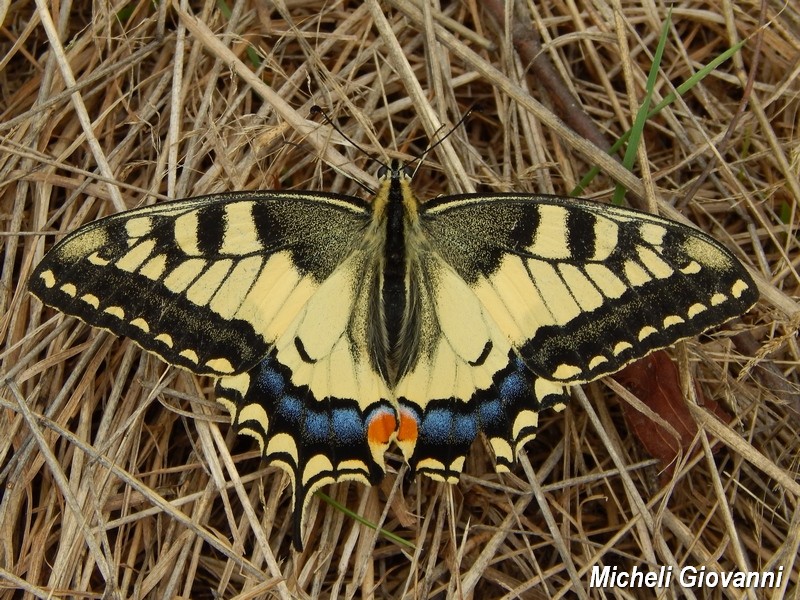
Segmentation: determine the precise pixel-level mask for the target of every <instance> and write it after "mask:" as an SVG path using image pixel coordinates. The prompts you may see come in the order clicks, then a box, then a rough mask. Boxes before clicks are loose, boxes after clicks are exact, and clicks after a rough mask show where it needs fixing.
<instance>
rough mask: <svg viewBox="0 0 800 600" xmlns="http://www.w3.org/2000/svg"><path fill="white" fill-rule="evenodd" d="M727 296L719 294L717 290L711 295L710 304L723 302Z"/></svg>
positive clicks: (714, 304) (716, 304)
mask: <svg viewBox="0 0 800 600" xmlns="http://www.w3.org/2000/svg"><path fill="white" fill-rule="evenodd" d="M727 299H728V297H727V296H726V295H725V294H720V293H719V292H717V293H716V294H714V295H713V296H711V306H719V305H720V304H722V303H723V302H725V301H726V300H727Z"/></svg>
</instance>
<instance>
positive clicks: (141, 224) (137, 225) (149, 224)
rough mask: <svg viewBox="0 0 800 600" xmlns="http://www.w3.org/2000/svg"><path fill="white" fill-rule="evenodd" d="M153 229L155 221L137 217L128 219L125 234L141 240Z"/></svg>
mask: <svg viewBox="0 0 800 600" xmlns="http://www.w3.org/2000/svg"><path fill="white" fill-rule="evenodd" d="M152 229H153V220H152V219H151V218H150V217H137V218H135V219H128V221H127V222H126V223H125V232H126V233H127V234H128V236H129V237H132V238H140V237H142V236H143V235H147V234H148V233H150V231H151V230H152Z"/></svg>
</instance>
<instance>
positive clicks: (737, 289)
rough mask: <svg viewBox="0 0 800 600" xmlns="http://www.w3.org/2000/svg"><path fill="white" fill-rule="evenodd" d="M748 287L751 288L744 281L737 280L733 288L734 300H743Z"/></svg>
mask: <svg viewBox="0 0 800 600" xmlns="http://www.w3.org/2000/svg"><path fill="white" fill-rule="evenodd" d="M748 287H749V286H748V285H747V284H746V283H745V282H744V281H742V280H741V279H737V280H736V283H734V284H733V285H732V286H731V294H733V297H734V298H741V297H742V294H743V293H744V292H745V291H746V290H747V288H748Z"/></svg>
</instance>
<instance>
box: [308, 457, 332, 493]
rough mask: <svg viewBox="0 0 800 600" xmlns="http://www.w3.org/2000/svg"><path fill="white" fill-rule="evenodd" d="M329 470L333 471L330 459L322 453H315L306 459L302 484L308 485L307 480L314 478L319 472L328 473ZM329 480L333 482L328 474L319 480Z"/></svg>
mask: <svg viewBox="0 0 800 600" xmlns="http://www.w3.org/2000/svg"><path fill="white" fill-rule="evenodd" d="M331 471H333V463H331V459H330V458H328V457H327V456H325V455H324V454H316V455H314V456H312V457H311V458H310V459H308V462H307V463H306V466H305V468H304V469H303V478H302V481H303V485H304V486H305V485H308V482H309V481H311V480H312V479H314V478H316V476H317V475H320V474H321V473H330V472H331ZM329 480H330V483H333V477H331V476H330V475H329V476H327V477H323V478H322V479H321V480H320V481H321V482H326V483H327V482H328V481H329Z"/></svg>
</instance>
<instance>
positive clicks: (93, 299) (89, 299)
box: [81, 294, 100, 309]
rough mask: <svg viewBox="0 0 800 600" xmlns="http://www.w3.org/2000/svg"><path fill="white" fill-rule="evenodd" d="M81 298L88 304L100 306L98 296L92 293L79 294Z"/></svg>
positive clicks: (94, 306) (96, 307) (95, 306)
mask: <svg viewBox="0 0 800 600" xmlns="http://www.w3.org/2000/svg"><path fill="white" fill-rule="evenodd" d="M81 300H83V301H84V302H86V304H88V305H89V306H91V307H93V308H95V309H98V308H100V298H98V297H97V296H95V295H94V294H84V295H83V296H81Z"/></svg>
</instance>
